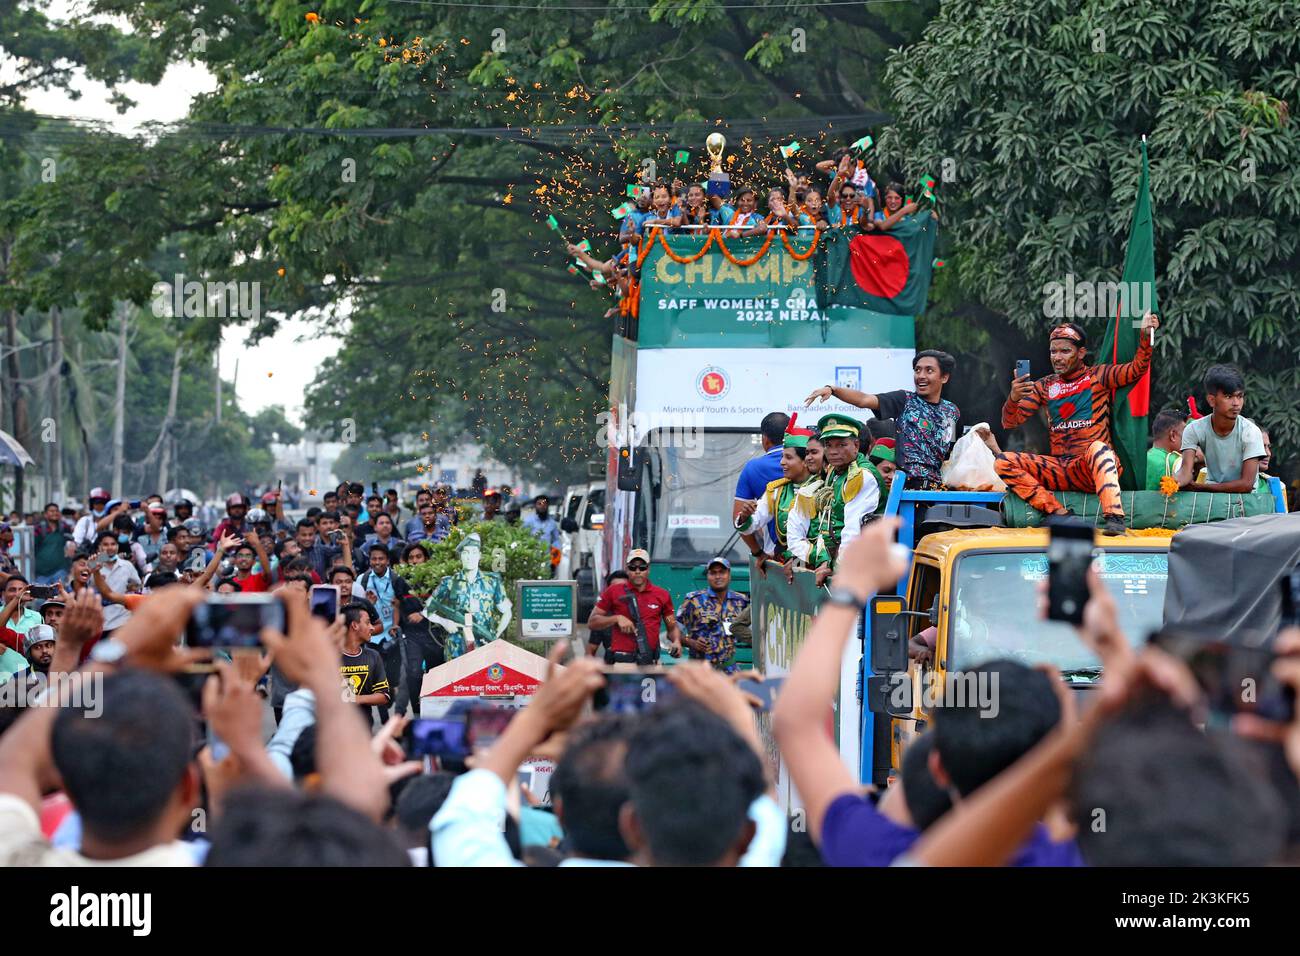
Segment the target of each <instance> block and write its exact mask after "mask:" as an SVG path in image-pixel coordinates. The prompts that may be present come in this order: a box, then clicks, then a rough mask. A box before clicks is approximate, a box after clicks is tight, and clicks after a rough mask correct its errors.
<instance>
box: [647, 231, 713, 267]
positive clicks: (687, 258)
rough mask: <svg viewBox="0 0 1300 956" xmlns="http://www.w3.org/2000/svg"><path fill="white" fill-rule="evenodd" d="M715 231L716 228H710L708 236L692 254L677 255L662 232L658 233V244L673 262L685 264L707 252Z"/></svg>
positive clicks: (700, 257)
mask: <svg viewBox="0 0 1300 956" xmlns="http://www.w3.org/2000/svg"><path fill="white" fill-rule="evenodd" d="M717 232H718V230H716V229H710V230H709V238H707V239H705V240H704V245H702V246H700V249H699V251H698V252H696V253H695V254H694V255H689V256H679V255H678V254H677V253H675V252H673V250H672V248H671V247H670V246H669V245H668V240H667V239H665V238H664V234H663V233H662V232H661V233H659V245H661V246H663V250H664V255H666V256H667V257H668V258H669V259H671V260H673V262H676V263H678V264H680V265H686V264H687V263H688V262H695V261H696V260H698V259H702V258H703V257H704V254H705V253H706V252H708V251H709V249H710V248H711V247H712V245H713V240H714V238H716V236H717Z"/></svg>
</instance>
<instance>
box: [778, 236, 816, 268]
mask: <svg viewBox="0 0 1300 956" xmlns="http://www.w3.org/2000/svg"><path fill="white" fill-rule="evenodd" d="M820 237H821V230H820V229H814V230H813V237H812V245H810V246H809V247H808V251H807V252H805V253H804V254H803V255H800V254H799V253H797V252H795V251H794V244H793V243H792V242H791V241H790V237H789V236H787V235H786V234H785V231H784V230H783V231H782V232H781V243H782V245H784V246H785V251H786V252H788V253H789V254H790V258H791V259H793V260H795V261H796V262H804V261H805V260H807V259H811V258H812V254H813V253H814V252H816V251H817V240H818V239H819V238H820Z"/></svg>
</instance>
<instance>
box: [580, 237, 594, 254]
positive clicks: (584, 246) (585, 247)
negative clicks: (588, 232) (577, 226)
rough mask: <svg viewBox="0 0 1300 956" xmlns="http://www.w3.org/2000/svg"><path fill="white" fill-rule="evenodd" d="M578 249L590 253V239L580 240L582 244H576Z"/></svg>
mask: <svg viewBox="0 0 1300 956" xmlns="http://www.w3.org/2000/svg"><path fill="white" fill-rule="evenodd" d="M578 248H579V249H581V250H582V251H583V252H591V240H590V239H584V240H582V242H580V243H578Z"/></svg>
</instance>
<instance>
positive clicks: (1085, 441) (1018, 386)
mask: <svg viewBox="0 0 1300 956" xmlns="http://www.w3.org/2000/svg"><path fill="white" fill-rule="evenodd" d="M1159 327H1160V319H1159V318H1158V317H1157V316H1156V314H1155V313H1154V312H1148V313H1147V314H1146V315H1145V316H1143V318H1142V329H1141V332H1140V333H1139V335H1138V348H1137V354H1136V355H1135V356H1134V358H1133V361H1131V362H1125V363H1124V364H1122V365H1085V364H1084V360H1085V358H1086V356H1087V351H1088V334H1087V333H1086V332H1085V331H1084V330H1083V328H1082V327H1081V326H1079V325H1076V324H1075V323H1073V322H1066V323H1064V324H1062V325H1058V326H1057V327H1056V328H1054V329H1052V332H1051V335H1050V336H1049V340H1050V345H1049V349H1048V352H1049V354H1050V356H1051V359H1052V369H1053V372H1052V374H1051V375H1048V376H1047V377H1045V378H1040V379H1039V380H1038V381H1037V382H1034V381H1031V380H1030V378H1029V376H1027V375H1025V376H1020V377H1017V378H1016V379H1015V380H1014V381H1013V382H1012V383H1011V393H1010V394H1009V395H1008V396H1007V400H1006V403H1005V404H1004V405H1003V406H1002V427H1003V428H1015V427H1017V426H1018V425H1021V424H1023V423H1024V422H1025V421H1026V420H1028V419H1029V417H1030V416H1031V415H1033V414H1034V413H1035V412H1037V411H1038V409H1040V408H1042V407H1044V406H1046V407H1047V418H1048V434H1049V435H1050V436H1051V442H1052V453H1051V454H1050V455H1030V454H1025V453H1022V452H1009V451H1004V452H1000V453H998V454H997V455H995V456H994V470H996V471H997V473H998V476H999V477H1000V478H1001V479H1002V480H1003V481H1005V482H1006V483H1007V489H1008V490H1009V491H1011V492H1013V493H1014V494H1015V495H1016V496H1017V497H1020V498H1022V499H1024V500H1025V501H1026V502H1027V503H1028V504H1029V506H1030V507H1031V508H1035V509H1037V510H1038V511H1041V512H1043V513H1044V514H1053V515H1063V514H1069V510H1068V509H1067V508H1066V507H1065V505H1063V504H1061V502H1060V500H1059V499H1058V498H1057V497H1056V496H1055V495H1054V494H1052V492H1053V491H1085V492H1095V493H1096V494H1097V496H1098V497H1099V498H1100V499H1101V513H1102V516H1103V518H1104V524H1103V526H1102V531H1103V532H1104V533H1105V534H1112V535H1114V534H1123V533H1124V528H1125V521H1124V506H1123V504H1121V502H1120V494H1119V459H1118V458H1117V457H1116V455H1115V446H1114V442H1113V441H1112V439H1111V435H1110V406H1111V402H1112V400H1113V399H1114V396H1115V390H1116V389H1119V388H1123V387H1124V386H1126V385H1132V384H1133V383H1134V382H1136V381H1137V380H1138V379H1140V378H1141V377H1142V376H1143V375H1145V374H1146V373H1147V370H1148V369H1150V367H1151V338H1152V333H1154V331H1155V330H1156V329H1158V328H1159ZM1143 477H1145V476H1143Z"/></svg>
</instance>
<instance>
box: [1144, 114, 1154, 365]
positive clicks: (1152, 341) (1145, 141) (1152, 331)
mask: <svg viewBox="0 0 1300 956" xmlns="http://www.w3.org/2000/svg"><path fill="white" fill-rule="evenodd" d="M1146 146H1147V134H1146V133H1143V134H1142V159H1143V161H1144V162H1145V160H1146ZM1153 216H1154V214H1153ZM1148 331H1149V333H1150V335H1151V347H1152V348H1155V347H1156V330H1155V329H1149V330H1148Z"/></svg>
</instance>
